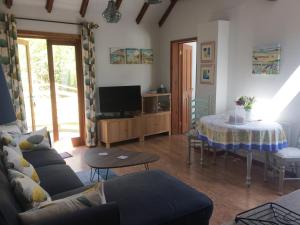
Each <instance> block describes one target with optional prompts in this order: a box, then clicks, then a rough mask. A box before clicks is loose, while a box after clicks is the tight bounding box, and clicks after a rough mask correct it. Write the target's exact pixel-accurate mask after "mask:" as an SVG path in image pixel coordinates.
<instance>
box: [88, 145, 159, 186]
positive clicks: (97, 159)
mask: <svg viewBox="0 0 300 225" xmlns="http://www.w3.org/2000/svg"><path fill="white" fill-rule="evenodd" d="M84 158H85V162H86V163H87V164H88V165H89V167H91V174H90V180H91V182H92V181H93V180H94V177H95V174H96V173H97V174H98V181H99V180H100V175H99V170H100V169H106V177H105V179H106V180H107V176H108V171H109V169H112V168H121V167H129V166H137V165H143V164H144V165H145V169H146V170H149V163H152V162H155V161H158V160H159V156H158V155H156V154H152V153H146V152H135V151H127V150H124V149H122V148H111V149H104V148H95V149H90V150H88V151H87V152H86V153H85V156H84ZM93 170H94V172H93Z"/></svg>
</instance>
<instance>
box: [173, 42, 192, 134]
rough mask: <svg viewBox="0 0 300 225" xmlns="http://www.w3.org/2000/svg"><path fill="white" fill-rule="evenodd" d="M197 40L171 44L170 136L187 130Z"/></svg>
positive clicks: (189, 118) (189, 121) (189, 117)
mask: <svg viewBox="0 0 300 225" xmlns="http://www.w3.org/2000/svg"><path fill="white" fill-rule="evenodd" d="M196 76H197V38H196V37H195V38H188V39H182V40H176V41H172V42H171V77H170V80H171V93H172V134H182V133H185V132H187V131H188V130H189V128H190V123H191V113H190V102H191V100H192V99H193V98H195V95H196V93H195V92H196Z"/></svg>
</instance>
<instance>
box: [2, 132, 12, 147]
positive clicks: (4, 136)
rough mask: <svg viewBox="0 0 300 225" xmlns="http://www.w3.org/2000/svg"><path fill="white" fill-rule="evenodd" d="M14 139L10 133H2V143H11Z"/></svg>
mask: <svg viewBox="0 0 300 225" xmlns="http://www.w3.org/2000/svg"><path fill="white" fill-rule="evenodd" d="M12 141H13V137H12V136H11V135H10V134H9V133H7V132H2V133H1V143H2V144H3V145H9V144H11V143H12Z"/></svg>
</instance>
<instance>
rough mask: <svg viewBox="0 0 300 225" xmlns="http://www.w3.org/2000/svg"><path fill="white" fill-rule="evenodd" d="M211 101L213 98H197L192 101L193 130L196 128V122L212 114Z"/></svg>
mask: <svg viewBox="0 0 300 225" xmlns="http://www.w3.org/2000/svg"><path fill="white" fill-rule="evenodd" d="M211 99H212V98H211V96H209V97H206V98H200V97H196V98H194V99H190V115H191V124H190V126H191V128H193V127H194V126H195V124H196V122H197V121H198V120H199V119H200V118H201V117H202V116H207V115H209V114H211V105H212V102H211V101H212V100H211Z"/></svg>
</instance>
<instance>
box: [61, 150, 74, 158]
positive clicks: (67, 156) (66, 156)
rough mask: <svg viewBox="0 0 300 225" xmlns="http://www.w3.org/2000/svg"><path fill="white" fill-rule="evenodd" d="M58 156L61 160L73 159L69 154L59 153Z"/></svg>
mask: <svg viewBox="0 0 300 225" xmlns="http://www.w3.org/2000/svg"><path fill="white" fill-rule="evenodd" d="M59 154H60V156H61V157H62V158H63V159H67V158H71V157H73V155H71V154H70V153H69V152H63V153H59Z"/></svg>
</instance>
